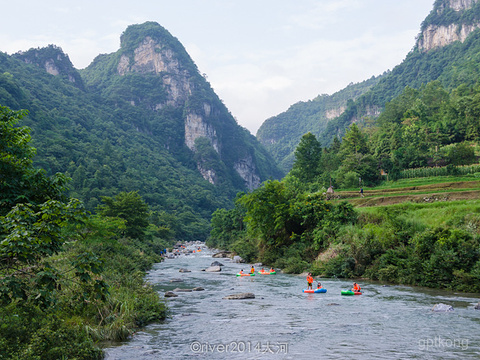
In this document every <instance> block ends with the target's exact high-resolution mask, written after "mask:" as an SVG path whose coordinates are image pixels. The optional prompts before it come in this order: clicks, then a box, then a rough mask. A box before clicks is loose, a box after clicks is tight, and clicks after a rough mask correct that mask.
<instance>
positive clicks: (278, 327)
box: [105, 250, 480, 360]
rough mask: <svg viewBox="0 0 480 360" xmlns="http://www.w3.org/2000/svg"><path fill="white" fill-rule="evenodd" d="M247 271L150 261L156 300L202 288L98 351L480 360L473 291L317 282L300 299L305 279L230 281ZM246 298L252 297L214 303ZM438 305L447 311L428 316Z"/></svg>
mask: <svg viewBox="0 0 480 360" xmlns="http://www.w3.org/2000/svg"><path fill="white" fill-rule="evenodd" d="M215 260H218V261H220V262H221V263H222V264H224V265H225V266H223V267H222V271H221V272H218V273H209V272H204V271H201V270H202V269H205V268H206V267H208V266H210V264H211V263H212V262H213V261H215ZM180 268H186V269H189V270H191V272H188V273H180V272H179V269H180ZM249 268H250V265H247V264H236V263H233V262H232V261H229V260H228V259H214V258H212V253H211V252H210V251H209V250H206V251H205V250H204V251H202V252H199V253H195V254H190V255H182V256H180V257H178V258H176V259H167V260H165V261H164V262H162V263H159V264H156V265H155V266H154V267H153V269H152V270H151V271H150V272H149V273H148V275H147V279H148V281H149V282H150V283H152V284H153V285H154V286H155V287H156V289H157V290H158V292H159V294H160V296H162V297H163V294H164V292H165V291H169V290H174V289H175V288H185V289H191V288H194V287H203V288H204V289H205V291H195V292H179V293H177V294H178V295H179V296H178V297H176V298H170V299H169V300H167V303H168V306H169V309H170V317H169V318H168V319H167V320H166V321H164V322H162V323H159V324H152V325H149V326H148V327H147V328H145V329H143V330H142V331H141V332H138V333H136V334H135V335H134V336H133V337H132V338H131V339H130V340H129V341H127V342H125V343H122V344H119V345H118V346H115V347H110V348H108V349H105V352H106V359H107V360H127V359H128V360H131V359H145V360H151V359H190V358H193V359H295V360H299V359H345V358H355V359H479V358H480V311H479V310H475V309H474V305H475V304H476V303H477V302H478V301H479V297H480V295H479V294H476V295H474V294H463V293H453V292H443V291H438V290H430V289H423V288H412V287H408V286H393V285H392V286H382V285H381V284H378V283H373V282H361V283H360V285H361V286H362V291H363V295H359V296H341V295H340V291H341V290H342V289H347V288H350V287H351V286H352V282H351V281H345V280H337V279H320V281H321V282H322V285H323V286H324V287H326V288H327V293H324V294H304V293H303V292H302V289H303V288H305V286H306V280H305V277H303V276H295V275H286V274H281V273H277V275H258V274H257V275H256V276H255V277H237V276H235V274H236V273H237V272H238V271H239V270H240V269H243V270H245V271H248V270H249ZM256 270H259V268H258V267H257V269H256ZM172 279H182V280H183V282H171V280H172ZM244 292H251V293H254V294H255V299H248V300H224V299H222V298H223V297H225V296H227V295H231V294H235V293H244ZM438 303H445V304H448V305H452V306H453V307H454V309H455V310H454V311H452V312H446V313H435V312H433V311H432V310H431V309H432V307H433V306H434V305H435V304H438Z"/></svg>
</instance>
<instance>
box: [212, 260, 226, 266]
mask: <svg viewBox="0 0 480 360" xmlns="http://www.w3.org/2000/svg"><path fill="white" fill-rule="evenodd" d="M210 266H225V265H223V264H222V263H221V262H219V261H214V262H212V263H211V264H210Z"/></svg>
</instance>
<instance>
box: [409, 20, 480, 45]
mask: <svg viewBox="0 0 480 360" xmlns="http://www.w3.org/2000/svg"><path fill="white" fill-rule="evenodd" d="M479 27H480V23H478V24H474V25H457V24H451V25H449V26H436V25H429V26H428V27H427V28H426V29H425V30H424V31H423V34H422V35H423V37H422V39H420V40H419V42H418V47H419V49H420V50H421V51H429V50H431V49H435V48H439V47H443V46H446V45H449V44H451V43H453V42H455V41H461V42H464V41H465V39H466V38H467V36H468V35H470V33H471V32H472V31H475V30H476V29H478V28H479Z"/></svg>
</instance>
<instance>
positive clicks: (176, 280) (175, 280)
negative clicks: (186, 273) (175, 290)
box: [170, 279, 183, 282]
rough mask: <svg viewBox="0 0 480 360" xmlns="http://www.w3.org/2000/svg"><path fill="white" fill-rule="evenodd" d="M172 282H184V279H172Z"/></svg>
mask: <svg viewBox="0 0 480 360" xmlns="http://www.w3.org/2000/svg"><path fill="white" fill-rule="evenodd" d="M170 282H183V280H182V279H172V280H170Z"/></svg>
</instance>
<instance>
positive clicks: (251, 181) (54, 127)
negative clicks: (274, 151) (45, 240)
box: [0, 22, 282, 239]
mask: <svg viewBox="0 0 480 360" xmlns="http://www.w3.org/2000/svg"><path fill="white" fill-rule="evenodd" d="M0 104H1V105H4V106H8V107H10V108H11V109H14V110H18V109H26V110H28V112H29V115H28V116H27V117H26V118H25V119H24V120H23V121H22V123H21V124H20V125H23V126H24V125H26V126H29V127H30V128H31V129H32V131H31V135H32V139H33V141H32V144H33V146H34V147H35V148H36V149H37V155H36V157H35V165H36V166H38V167H41V168H43V169H45V170H46V171H47V173H48V174H54V173H57V172H63V173H66V174H67V175H68V176H70V177H71V178H72V182H71V183H70V194H69V195H70V196H73V197H77V198H79V199H81V200H83V201H84V202H85V204H86V206H87V208H88V209H89V210H91V211H94V210H95V208H96V207H97V205H99V204H100V201H101V197H102V196H114V195H115V194H117V193H119V192H120V191H126V192H129V191H137V190H138V191H139V194H140V195H141V196H142V197H143V198H144V199H145V201H146V202H147V204H148V205H149V206H150V209H152V210H153V215H152V218H153V221H154V223H156V224H157V225H158V226H167V227H168V228H169V229H171V230H172V231H173V232H174V234H175V236H176V237H178V238H182V239H204V238H205V237H206V236H207V234H208V231H209V218H210V215H211V213H212V212H213V211H214V210H215V209H216V208H218V207H224V206H227V207H228V206H229V203H230V200H231V199H232V198H233V197H234V196H235V194H236V193H237V192H238V191H246V190H249V189H253V188H255V187H257V186H259V184H260V183H261V182H262V181H264V180H266V179H269V178H279V177H281V176H282V173H281V172H280V171H279V169H278V168H277V167H276V165H275V162H274V161H273V159H272V158H271V156H270V155H269V154H268V153H267V151H266V150H265V149H264V148H263V147H262V146H261V145H260V144H259V143H258V141H257V140H256V139H255V137H254V136H253V135H251V134H250V133H249V132H248V131H247V130H246V129H244V128H242V127H241V126H239V125H238V124H237V123H236V121H235V119H234V118H233V116H232V115H231V114H230V113H229V111H228V109H227V108H226V107H225V106H224V104H223V103H222V101H221V100H220V99H219V98H218V96H217V95H216V94H215V93H214V91H213V90H212V88H211V87H210V84H209V83H208V82H207V81H206V80H205V78H204V77H202V76H201V75H200V73H199V71H198V69H197V67H196V65H195V64H194V62H193V61H192V60H191V58H190V57H189V55H188V54H187V52H186V51H185V49H184V48H183V46H182V45H181V43H180V42H179V41H178V40H177V39H176V38H174V37H173V36H172V35H171V34H170V33H169V32H168V31H167V30H165V29H164V28H163V27H161V26H160V25H159V24H157V23H154V22H147V23H144V24H141V25H132V26H129V27H128V28H127V29H126V31H125V32H124V33H123V34H122V36H121V47H120V49H119V50H118V51H117V52H115V53H113V54H104V55H99V56H98V57H97V58H96V59H95V60H94V61H93V62H92V64H91V65H90V66H89V67H87V68H86V69H84V70H80V71H79V70H77V69H75V68H74V67H73V65H72V63H71V62H70V60H69V58H68V56H67V55H66V54H64V53H63V51H62V50H61V49H60V48H58V47H56V46H54V45H50V46H48V47H47V48H42V49H30V50H28V51H26V52H20V53H17V54H14V55H11V56H9V55H7V54H4V53H0Z"/></svg>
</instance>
